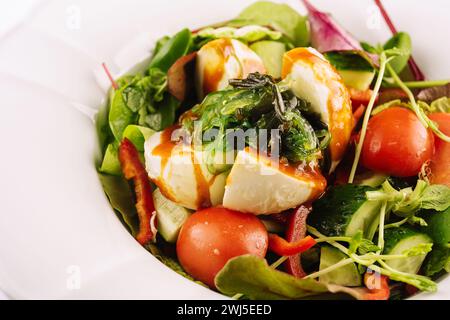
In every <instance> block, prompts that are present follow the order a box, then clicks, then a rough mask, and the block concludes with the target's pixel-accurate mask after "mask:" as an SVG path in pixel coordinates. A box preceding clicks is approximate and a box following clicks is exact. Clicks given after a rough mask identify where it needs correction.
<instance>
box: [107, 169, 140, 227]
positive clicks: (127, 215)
mask: <svg viewBox="0 0 450 320" xmlns="http://www.w3.org/2000/svg"><path fill="white" fill-rule="evenodd" d="M98 176H99V178H100V182H101V184H102V186H103V190H104V191H105V193H106V196H107V197H108V199H109V202H110V203H111V206H112V207H113V209H114V210H116V211H117V212H118V213H119V214H120V216H121V218H122V221H123V222H124V223H125V224H126V226H127V227H128V229H129V230H130V232H131V234H132V235H133V236H135V235H136V234H137V233H138V232H139V220H138V216H137V212H136V208H135V206H134V200H133V194H132V191H131V189H130V185H129V184H128V182H127V181H126V180H125V178H123V177H117V176H112V175H107V174H102V173H99V174H98Z"/></svg>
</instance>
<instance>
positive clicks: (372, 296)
mask: <svg viewBox="0 0 450 320" xmlns="http://www.w3.org/2000/svg"><path fill="white" fill-rule="evenodd" d="M378 277H379V279H378ZM388 281H389V278H388V277H386V276H384V275H380V274H377V273H374V272H373V273H370V272H366V274H365V275H364V284H365V285H366V287H367V289H368V292H367V293H364V294H363V296H362V299H363V300H387V299H389V296H390V289H389V283H388Z"/></svg>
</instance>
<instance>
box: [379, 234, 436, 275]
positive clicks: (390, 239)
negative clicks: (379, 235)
mask: <svg viewBox="0 0 450 320" xmlns="http://www.w3.org/2000/svg"><path fill="white" fill-rule="evenodd" d="M428 243H433V240H432V239H431V238H430V237H429V236H428V235H427V234H425V233H423V232H419V231H416V230H414V229H412V228H410V227H403V226H402V227H398V228H390V229H386V230H385V231H384V250H383V253H384V254H393V255H396V254H402V253H403V252H405V251H406V250H408V249H412V248H414V247H417V246H418V245H420V244H428ZM425 257H426V254H423V255H418V256H412V257H408V258H398V259H393V260H387V261H386V264H388V265H389V266H390V267H392V268H394V269H395V270H398V271H400V272H406V273H413V274H416V273H417V272H418V271H419V269H420V266H421V265H422V263H423V261H424V260H425Z"/></svg>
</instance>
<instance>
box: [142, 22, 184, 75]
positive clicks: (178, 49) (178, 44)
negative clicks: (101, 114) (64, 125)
mask: <svg viewBox="0 0 450 320" xmlns="http://www.w3.org/2000/svg"><path fill="white" fill-rule="evenodd" d="M191 43H192V34H191V31H189V29H183V30H181V31H180V32H178V33H177V34H175V35H174V36H173V37H171V38H170V39H169V40H167V41H165V42H164V44H162V45H161V46H160V48H158V51H157V52H156V53H155V55H154V56H153V58H152V60H151V62H150V65H149V68H150V69H151V68H158V69H160V70H161V71H163V72H167V71H168V70H169V68H170V67H171V66H172V65H173V64H174V63H175V61H177V60H178V59H179V58H180V57H182V56H184V55H185V54H187V53H188V51H189V48H190V47H191Z"/></svg>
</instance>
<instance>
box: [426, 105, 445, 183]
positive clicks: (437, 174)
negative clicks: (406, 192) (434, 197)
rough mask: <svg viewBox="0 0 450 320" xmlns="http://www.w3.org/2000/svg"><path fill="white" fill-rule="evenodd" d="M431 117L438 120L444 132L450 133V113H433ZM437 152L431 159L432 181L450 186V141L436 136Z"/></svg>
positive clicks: (440, 128) (435, 120)
mask: <svg viewBox="0 0 450 320" xmlns="http://www.w3.org/2000/svg"><path fill="white" fill-rule="evenodd" d="M429 118H430V119H431V120H433V121H434V122H436V123H437V124H438V126H439V130H441V131H442V132H443V133H444V134H446V135H450V113H432V114H430V115H429ZM434 146H435V153H434V156H433V158H432V159H431V164H430V169H431V176H430V182H431V183H434V184H445V185H447V186H448V187H450V143H449V142H445V141H443V140H441V139H439V138H438V137H436V136H435V137H434Z"/></svg>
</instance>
